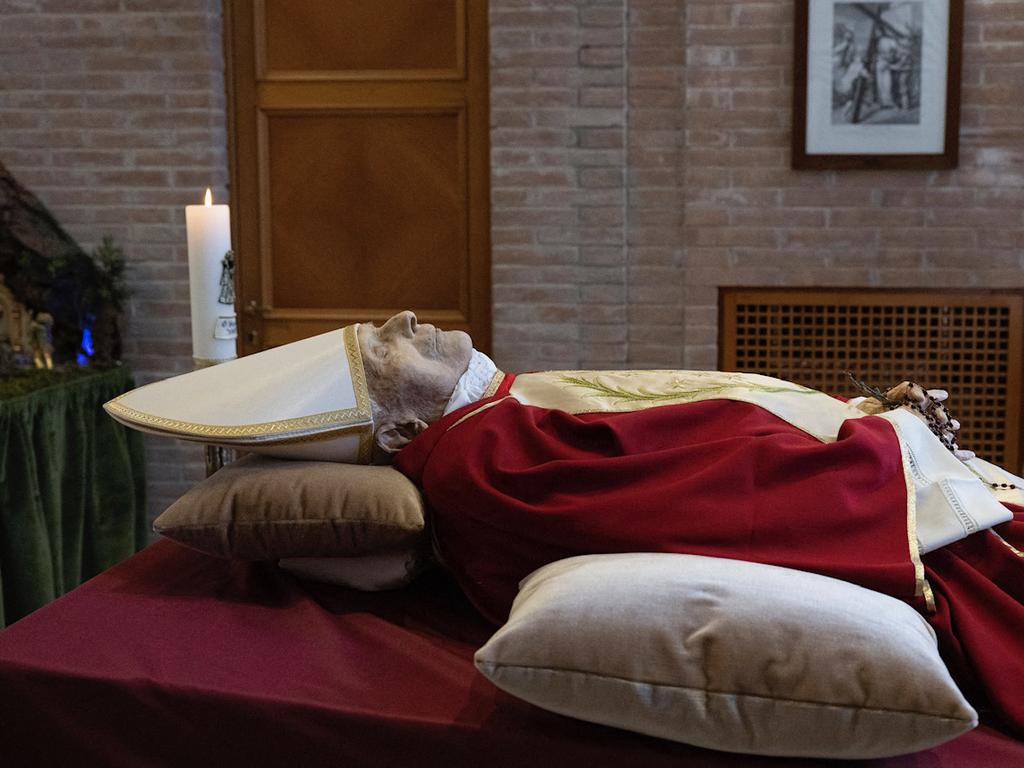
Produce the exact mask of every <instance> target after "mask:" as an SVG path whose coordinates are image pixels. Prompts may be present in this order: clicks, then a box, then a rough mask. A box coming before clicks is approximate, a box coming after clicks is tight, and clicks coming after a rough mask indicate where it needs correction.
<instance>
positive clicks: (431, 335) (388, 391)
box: [357, 311, 473, 454]
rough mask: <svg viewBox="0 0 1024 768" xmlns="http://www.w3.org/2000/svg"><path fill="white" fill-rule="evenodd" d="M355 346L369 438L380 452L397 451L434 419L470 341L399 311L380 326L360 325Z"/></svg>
mask: <svg viewBox="0 0 1024 768" xmlns="http://www.w3.org/2000/svg"><path fill="white" fill-rule="evenodd" d="M357 333H358V338H359V350H360V353H361V356H362V359H363V368H364V370H365V372H366V384H367V388H368V389H369V392H370V399H371V400H372V406H373V426H374V441H375V443H376V445H377V448H378V449H379V450H381V451H383V452H384V453H386V454H393V453H397V452H398V451H400V450H401V449H402V448H403V447H405V445H406V444H407V443H408V442H409V441H410V440H412V439H413V438H414V437H416V435H418V434H419V433H420V432H422V431H423V430H424V429H426V428H427V426H428V425H430V424H431V423H433V422H434V421H437V420H438V419H439V418H440V417H441V415H442V413H443V412H444V409H445V406H446V405H447V403H448V400H449V398H450V397H451V395H452V391H453V390H454V389H455V385H456V384H457V383H458V381H459V379H460V377H461V376H462V374H463V373H465V372H466V368H467V367H468V366H469V361H470V359H471V357H472V355H473V340H472V339H470V337H469V335H468V334H466V333H464V332H462V331H442V330H440V329H438V328H436V327H435V326H433V325H430V324H429V323H419V322H417V320H416V315H415V314H414V313H412V312H409V311H405V312H399V313H398V314H397V315H395V316H394V317H392V318H391V319H390V320H388V321H387V322H385V323H384V324H383V325H381V326H376V325H373V324H372V323H361V324H360V325H359V328H358V331H357Z"/></svg>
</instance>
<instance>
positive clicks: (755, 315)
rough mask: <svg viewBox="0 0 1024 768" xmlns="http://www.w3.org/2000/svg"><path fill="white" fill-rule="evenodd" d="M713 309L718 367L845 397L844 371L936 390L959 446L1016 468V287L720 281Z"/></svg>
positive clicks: (1022, 384)
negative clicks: (736, 284) (783, 285)
mask: <svg viewBox="0 0 1024 768" xmlns="http://www.w3.org/2000/svg"><path fill="white" fill-rule="evenodd" d="M719 315H720V316H719V325H718V327H719V346H718V349H719V367H720V368H721V369H722V370H725V371H750V372H755V373H763V374H767V375H769V376H777V377H779V378H782V379H787V380H789V381H794V382H796V383H798V384H803V385H804V386H808V387H812V388H814V389H818V390H821V391H824V392H830V393H833V394H839V395H844V396H847V397H849V396H853V395H855V394H857V393H856V392H855V391H854V389H853V387H852V386H851V385H850V382H849V379H848V378H847V376H846V373H845V372H846V371H850V372H851V373H853V374H854V375H855V376H856V377H857V378H859V379H861V380H863V381H865V382H867V383H868V384H871V385H873V386H877V387H879V388H881V389H883V390H884V389H886V388H888V387H889V386H891V385H893V384H896V383H898V382H899V381H901V380H903V379H912V380H914V381H917V382H918V383H920V384H923V385H925V386H926V387H944V388H946V389H948V390H949V392H950V399H949V402H948V406H949V409H950V411H951V412H952V414H953V415H954V416H955V417H956V418H957V419H959V420H960V422H961V423H962V424H963V427H962V428H961V430H960V439H959V442H960V446H961V447H962V448H967V449H970V450H972V451H974V452H975V453H977V454H978V455H979V456H980V457H982V458H984V459H987V460H989V461H992V462H994V463H996V464H999V465H1001V466H1004V467H1006V468H1007V469H1010V470H1011V471H1016V472H1018V473H1020V471H1021V462H1022V459H1024V451H1022V436H1024V429H1022V426H1024V425H1022V407H1021V406H1022V404H1021V400H1022V389H1024V291H980V290H979V291H966V290H888V289H863V288H857V289H850V288H813V289H806V288H795V289H793V288H791V289H779V288H721V289H720V291H719Z"/></svg>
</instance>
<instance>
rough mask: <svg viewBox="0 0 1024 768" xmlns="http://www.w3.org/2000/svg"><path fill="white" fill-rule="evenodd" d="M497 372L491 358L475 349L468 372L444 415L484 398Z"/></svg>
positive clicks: (449, 401) (456, 388)
mask: <svg viewBox="0 0 1024 768" xmlns="http://www.w3.org/2000/svg"><path fill="white" fill-rule="evenodd" d="M497 372H498V368H497V366H496V365H495V364H494V363H493V362H492V361H491V358H489V357H488V356H487V355H485V354H484V353H483V352H477V351H476V350H475V349H474V350H473V356H472V357H470V358H469V365H468V366H467V368H466V372H465V373H464V374H462V376H461V378H459V381H458V383H456V385H455V389H454V390H453V391H452V396H451V397H450V398H449V399H448V405H446V406H445V407H444V415H445V416H447V415H448V414H449V413H451V412H452V411H454V410H456V409H458V408H461V407H462V406H464V405H469V403H475V402H476V401H477V400H479V399H480V398H482V397H483V396H484V392H486V391H487V385H488V384H490V383H491V380H492V379H493V378H494V376H495V374H497Z"/></svg>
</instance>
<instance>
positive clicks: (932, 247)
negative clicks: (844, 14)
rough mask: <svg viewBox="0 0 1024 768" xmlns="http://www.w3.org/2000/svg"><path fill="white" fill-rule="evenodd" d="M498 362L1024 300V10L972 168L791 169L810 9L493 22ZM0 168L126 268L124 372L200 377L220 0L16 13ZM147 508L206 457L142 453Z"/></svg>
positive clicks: (38, 0) (715, 6) (726, 0)
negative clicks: (763, 320)
mask: <svg viewBox="0 0 1024 768" xmlns="http://www.w3.org/2000/svg"><path fill="white" fill-rule="evenodd" d="M490 15H491V25H492V26H491V47H492V50H491V67H492V70H491V80H492V118H491V119H492V136H491V139H492V166H493V171H492V207H493V243H494V254H493V258H494V304H495V306H494V313H495V314H494V320H495V324H494V347H495V353H496V358H497V361H498V363H499V364H500V365H502V366H504V367H506V368H508V369H509V370H527V369H538V368H549V367H596V368H619V367H654V366H670V367H671V366H675V367H679V366H685V367H694V368H701V367H714V365H715V361H716V352H717V350H716V346H715V340H716V336H717V327H716V318H717V307H716V299H717V289H718V286H719V285H725V284H733V285H739V284H747V285H755V284H760V285H806V284H828V285H882V284H892V285H900V286H921V285H925V286H927V285H943V286H959V285H966V286H986V287H1011V286H1012V287H1020V286H1024V261H1022V258H1024V257H1022V253H1024V132H1022V131H1021V130H1020V126H1021V125H1024V3H1021V2H1020V1H1019V0H967V9H966V17H967V25H966V31H965V67H964V95H963V118H962V132H961V146H962V153H961V154H962V160H961V167H960V168H959V169H958V170H956V171H951V172H933V173H925V172H920V173H916V172H914V173H911V172H887V173H866V172H864V173H862V172H858V173H816V172H794V171H792V170H790V169H789V154H788V145H789V130H790V87H791V81H790V78H791V63H790V62H791V60H792V15H793V9H792V3H791V2H782V1H781V0H780V1H772V2H752V1H748V0H686V1H684V0H491V3H490ZM0 19H2V25H0V159H2V160H3V162H4V163H5V164H7V166H8V167H9V168H10V169H11V171H12V172H13V173H15V174H16V175H17V177H18V178H20V179H21V180H22V181H23V182H24V183H26V184H28V185H29V186H30V187H31V188H33V189H34V191H35V192H36V193H37V194H38V195H39V196H40V197H41V198H42V199H43V201H44V202H45V203H46V204H47V205H48V206H50V207H51V209H52V210H53V211H54V213H55V214H56V215H57V217H58V218H59V219H60V220H61V221H62V222H63V223H64V224H65V226H67V228H68V229H69V230H70V231H71V233H72V234H73V235H74V236H75V237H76V238H78V239H79V241H80V242H81V243H82V244H83V245H84V246H86V247H91V246H92V245H94V244H96V243H97V242H98V241H99V240H100V238H101V237H102V236H103V235H104V234H106V233H110V234H113V235H114V236H115V237H116V238H117V239H118V241H119V242H120V243H121V244H122V245H123V246H124V247H125V249H126V251H127V253H128V257H129V260H130V264H131V271H130V287H131V289H132V295H133V298H132V302H131V312H130V317H129V318H128V328H127V347H126V352H127V355H126V356H127V361H128V363H129V364H130V365H131V366H132V367H133V368H134V369H135V371H136V373H137V376H138V379H139V381H140V382H145V381H150V380H152V379H154V378H157V377H162V376H166V375H170V374H173V373H178V372H182V371H185V370H188V369H189V368H190V365H191V361H190V341H189V319H188V286H187V266H186V254H185V233H184V212H183V208H184V206H185V205H187V204H190V203H193V202H197V201H198V195H199V194H200V193H201V191H202V189H203V187H205V186H207V185H211V186H212V187H213V188H214V193H215V195H216V196H217V198H218V199H220V200H225V199H226V192H225V188H224V185H225V183H226V179H227V171H226V167H227V161H226V140H225V133H224V97H223V58H222V54H221V21H220V2H219V0H0ZM147 450H148V459H149V472H150V506H151V511H153V512H157V511H160V510H162V509H163V508H164V507H165V506H166V505H167V504H168V503H170V502H171V501H172V500H173V499H174V498H176V497H177V496H178V495H179V494H180V493H181V492H182V491H183V490H184V489H185V488H187V487H188V486H189V485H190V484H191V483H193V482H194V481H195V480H197V479H198V478H199V477H200V476H201V474H202V467H201V464H200V460H201V457H202V454H201V451H200V450H199V449H197V448H195V447H193V446H188V445H185V444H180V443H172V442H170V441H165V440H153V441H150V442H149V443H148V444H147Z"/></svg>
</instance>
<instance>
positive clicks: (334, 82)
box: [224, 0, 490, 354]
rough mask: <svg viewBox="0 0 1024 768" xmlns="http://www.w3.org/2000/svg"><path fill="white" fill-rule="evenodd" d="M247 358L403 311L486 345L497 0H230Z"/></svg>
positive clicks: (235, 220) (233, 151) (236, 221)
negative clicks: (490, 21) (491, 38)
mask: <svg viewBox="0 0 1024 768" xmlns="http://www.w3.org/2000/svg"><path fill="white" fill-rule="evenodd" d="M224 10H225V48H226V53H227V63H228V96H229V99H228V104H229V108H228V119H229V126H230V131H229V137H230V160H231V185H232V195H231V197H232V199H231V202H232V239H233V244H234V248H235V251H236V274H237V280H238V296H239V298H240V304H241V309H242V312H241V313H240V315H239V326H240V336H241V338H240V344H239V348H240V350H241V353H242V354H249V353H252V352H256V351H259V350H260V349H264V348H266V347H268V346H274V345H277V344H283V343H287V342H289V341H294V340H296V339H299V338H303V337H305V336H309V335H312V334H315V333H320V332H323V331H327V330H331V329H332V328H337V327H339V326H341V325H344V324H347V323H351V322H354V321H362V320H374V321H377V320H382V319H385V318H387V317H388V316H390V315H391V314H392V313H394V312H396V311H399V310H402V309H413V310H415V311H416V312H417V313H418V314H419V315H420V316H421V318H422V319H423V320H424V321H425V322H433V323H438V324H441V325H442V326H444V327H449V328H459V329H461V330H465V331H468V332H469V333H470V334H471V335H472V336H473V338H474V341H475V342H476V344H477V346H478V347H479V348H480V349H482V350H483V351H487V350H489V348H490V209H489V197H490V185H489V178H490V174H489V143H488V130H489V126H488V103H487V95H488V76H487V4H486V2H485V0H403V2H401V3H368V2H365V1H364V2H360V1H359V0H336V1H335V2H330V3H326V2H322V1H319V0H254V1H253V2H249V1H248V0H244V1H243V0H225V3H224Z"/></svg>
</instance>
